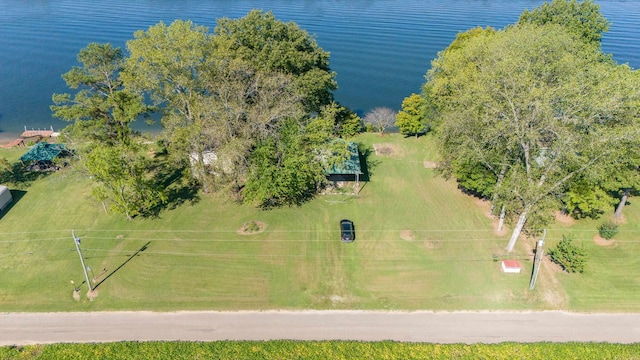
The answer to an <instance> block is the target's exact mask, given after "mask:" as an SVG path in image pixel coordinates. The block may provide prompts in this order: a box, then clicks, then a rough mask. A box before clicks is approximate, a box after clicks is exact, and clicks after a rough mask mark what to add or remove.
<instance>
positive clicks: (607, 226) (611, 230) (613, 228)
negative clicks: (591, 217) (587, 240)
mask: <svg viewBox="0 0 640 360" xmlns="http://www.w3.org/2000/svg"><path fill="white" fill-rule="evenodd" d="M598 233H599V234H600V236H601V237H602V238H604V239H607V240H610V239H611V238H613V237H614V236H615V235H616V234H617V233H618V224H616V223H614V222H611V221H609V222H606V223H604V224H602V225H600V227H598Z"/></svg>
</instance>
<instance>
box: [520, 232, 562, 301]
mask: <svg viewBox="0 0 640 360" xmlns="http://www.w3.org/2000/svg"><path fill="white" fill-rule="evenodd" d="M520 241H524V245H525V248H526V249H527V252H528V253H529V254H532V259H533V245H532V244H535V243H536V242H535V240H533V239H531V238H529V237H525V238H523V239H521V240H520ZM563 271H564V270H563V269H562V267H561V266H560V265H558V264H556V263H554V262H552V261H551V260H549V258H548V257H546V256H544V257H543V258H542V261H541V265H540V272H539V273H538V279H537V281H536V286H535V290H534V292H536V293H537V294H535V295H537V296H538V299H540V300H542V301H544V302H545V303H546V304H547V305H548V306H549V307H550V308H551V309H557V310H561V309H566V308H567V304H568V301H567V295H566V293H565V291H564V287H563V286H562V284H561V283H560V281H559V280H558V278H557V277H556V274H557V273H559V272H563Z"/></svg>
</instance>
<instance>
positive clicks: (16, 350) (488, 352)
mask: <svg viewBox="0 0 640 360" xmlns="http://www.w3.org/2000/svg"><path fill="white" fill-rule="evenodd" d="M639 351H640V344H629V345H622V344H607V343H532V344H516V343H501V344H473V345H465V344H421V343H398V342H393V341H377V342H358V341H290V340H278V341H264V342H263V341H216V342H201V343H198V342H144V343H137V342H117V343H107V344H50V345H30V346H24V347H0V359H3V360H4V359H322V360H324V359H492V360H497V359H514V358H516V359H544V360H549V359H638V358H639V357H638V352H639Z"/></svg>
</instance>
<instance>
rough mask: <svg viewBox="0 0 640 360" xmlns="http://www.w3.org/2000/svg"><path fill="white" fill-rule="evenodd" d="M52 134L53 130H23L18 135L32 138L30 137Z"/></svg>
mask: <svg viewBox="0 0 640 360" xmlns="http://www.w3.org/2000/svg"><path fill="white" fill-rule="evenodd" d="M51 134H53V130H25V131H24V132H23V133H22V134H20V137H21V138H23V139H27V138H32V137H41V138H48V137H51Z"/></svg>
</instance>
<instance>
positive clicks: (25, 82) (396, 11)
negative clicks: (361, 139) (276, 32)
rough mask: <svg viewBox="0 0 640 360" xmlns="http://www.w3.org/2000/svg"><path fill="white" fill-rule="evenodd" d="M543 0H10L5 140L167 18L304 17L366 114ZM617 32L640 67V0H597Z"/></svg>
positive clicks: (617, 54) (611, 47)
mask: <svg viewBox="0 0 640 360" xmlns="http://www.w3.org/2000/svg"><path fill="white" fill-rule="evenodd" d="M542 3H543V1H533V0H531V1H530V0H521V1H518V0H451V1H441V0H316V1H314V0H272V1H257V0H217V1H212V0H181V1H174V0H129V1H122V0H102V1H77V0H32V1H19V0H0V137H3V138H5V139H6V138H15V137H16V136H17V134H19V133H20V132H22V131H23V130H24V127H25V126H26V127H27V128H29V129H31V128H49V127H50V126H53V127H54V128H55V129H59V128H61V127H63V126H64V125H65V123H64V122H62V121H59V120H57V119H54V118H53V117H52V116H51V112H50V110H49V105H51V95H52V94H53V93H55V92H69V89H67V88H66V86H65V84H64V81H63V80H62V79H61V77H60V76H61V74H63V73H65V72H67V71H68V70H69V69H70V68H71V67H72V66H75V65H77V61H76V55H77V54H78V51H79V50H80V49H82V48H84V47H85V46H86V45H87V44H88V43H90V42H101V43H102V42H110V43H112V44H113V45H116V46H120V47H123V48H124V47H125V42H126V41H127V40H129V39H131V38H132V37H133V32H134V31H136V30H140V29H147V28H148V27H149V26H151V25H154V24H156V23H158V22H159V21H164V22H165V23H171V22H172V21H173V20H175V19H190V20H192V21H193V22H195V23H196V24H198V25H205V26H208V27H209V28H210V30H211V31H213V27H214V26H215V20H216V19H217V18H220V17H230V18H238V17H242V16H244V15H246V13H247V12H248V11H249V10H251V9H254V8H258V9H263V10H265V11H266V10H271V11H273V13H274V15H275V16H276V18H278V19H280V20H283V21H295V22H296V23H297V24H298V25H299V26H300V27H301V28H303V29H305V30H307V31H308V32H309V33H311V34H313V35H314V36H315V37H316V39H317V41H318V43H319V45H320V46H321V47H322V48H323V49H324V50H326V51H329V52H330V53H331V59H330V64H331V68H332V70H334V71H335V72H336V73H337V81H338V86H339V89H338V90H337V91H336V93H335V97H336V99H337V100H338V101H339V102H341V103H342V104H344V105H346V106H348V107H350V108H352V109H354V110H357V111H358V112H360V113H366V112H367V111H369V110H371V109H372V108H374V107H379V106H385V107H390V108H392V109H394V110H397V109H399V108H400V106H401V103H402V100H403V99H404V97H406V96H408V95H410V94H411V93H413V92H419V91H420V86H421V85H422V84H423V83H424V74H425V73H426V71H427V70H428V69H429V67H430V62H431V60H432V59H434V58H435V57H436V55H437V52H438V51H440V50H442V49H444V48H445V47H446V46H447V45H448V44H449V43H451V41H452V40H453V39H454V38H455V36H456V34H457V33H458V32H461V31H465V30H467V29H470V28H472V27H476V26H493V27H495V28H502V27H504V26H505V25H507V24H510V23H514V22H516V21H517V19H518V17H519V15H520V13H521V12H522V11H523V10H524V9H526V8H527V9H533V8H535V7H537V6H539V5H541V4H542ZM596 3H598V4H599V5H600V6H601V11H602V13H603V14H604V16H605V17H607V19H609V21H610V22H612V26H611V28H610V30H609V32H608V33H607V34H606V35H605V37H604V39H603V50H604V51H605V52H607V53H611V54H613V57H614V59H616V60H617V61H618V62H620V63H629V65H631V66H632V67H634V68H640V0H626V1H621V0H612V1H596Z"/></svg>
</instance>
